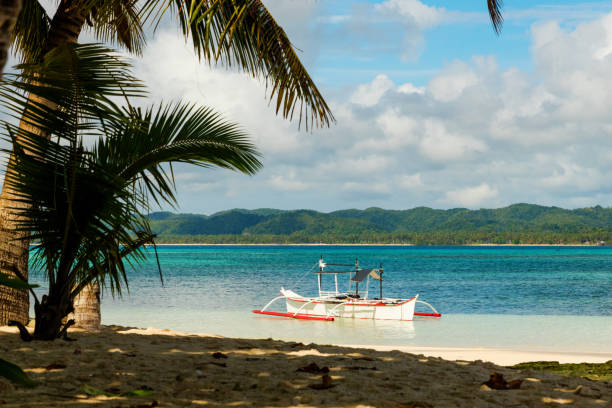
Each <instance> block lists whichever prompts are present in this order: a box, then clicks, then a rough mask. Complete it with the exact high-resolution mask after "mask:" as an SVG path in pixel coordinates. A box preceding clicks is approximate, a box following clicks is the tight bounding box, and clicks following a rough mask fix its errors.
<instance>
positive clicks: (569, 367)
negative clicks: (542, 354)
mask: <svg viewBox="0 0 612 408" xmlns="http://www.w3.org/2000/svg"><path fill="white" fill-rule="evenodd" d="M511 368H515V369H518V370H528V369H530V370H541V371H550V372H553V373H555V374H560V375H569V376H574V377H586V378H589V379H591V380H600V381H612V360H610V361H606V362H605V363H579V364H559V362H558V361H531V362H528V363H520V364H516V365H514V366H512V367H511Z"/></svg>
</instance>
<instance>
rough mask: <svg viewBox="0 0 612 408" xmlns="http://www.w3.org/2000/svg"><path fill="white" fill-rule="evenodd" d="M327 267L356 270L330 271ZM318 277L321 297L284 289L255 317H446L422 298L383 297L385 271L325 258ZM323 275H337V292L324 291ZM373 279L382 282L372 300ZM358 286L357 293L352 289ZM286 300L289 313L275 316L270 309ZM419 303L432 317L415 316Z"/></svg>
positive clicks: (419, 313) (331, 319) (419, 314)
mask: <svg viewBox="0 0 612 408" xmlns="http://www.w3.org/2000/svg"><path fill="white" fill-rule="evenodd" d="M327 266H340V267H354V269H352V270H336V271H330V270H327V269H326V268H327ZM313 268H314V267H313ZM318 269H319V270H318V271H315V273H316V274H317V280H318V286H319V296H317V297H304V296H301V295H298V294H297V293H295V292H293V291H291V290H288V289H285V288H281V290H280V293H281V296H278V297H276V298H274V299H272V300H271V301H270V302H268V304H266V305H265V306H264V307H263V308H262V309H261V310H253V313H257V314H264V315H271V316H282V317H291V318H295V319H306V320H325V321H333V320H334V319H335V318H351V319H375V320H413V318H414V316H429V317H441V316H442V315H441V314H440V313H438V311H437V310H436V309H435V308H434V307H433V306H432V305H430V304H429V303H427V302H424V301H422V300H419V299H418V297H419V295H415V296H414V297H411V298H410V299H396V298H385V297H383V277H382V276H383V272H384V271H383V268H382V265H379V267H378V268H368V269H366V268H361V267H359V260H355V264H354V265H352V264H350V265H349V264H328V263H325V262H324V261H323V258H322V257H321V259H320V260H319V262H318ZM323 275H333V276H334V283H335V290H332V291H325V290H323V289H322V280H323ZM338 275H341V276H342V275H348V276H349V284H348V290H347V291H346V292H340V291H339V290H338ZM370 278H372V279H374V280H377V281H378V282H379V297H377V298H369V297H368V289H369V285H370ZM364 280H365V290H362V291H361V293H360V292H359V284H360V283H363V281H364ZM353 283H354V288H355V290H354V291H352V290H351V288H352V286H353ZM280 299H285V302H286V305H287V312H286V313H283V312H274V311H270V310H268V308H269V307H270V306H271V305H272V304H273V303H274V302H276V301H277V300H280ZM417 303H420V304H423V305H425V306H427V307H429V308H430V309H431V311H432V313H421V312H415V311H414V308H415V306H416V304H417Z"/></svg>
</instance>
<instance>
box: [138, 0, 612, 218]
mask: <svg viewBox="0 0 612 408" xmlns="http://www.w3.org/2000/svg"><path fill="white" fill-rule="evenodd" d="M317 3H318V2H317ZM409 3H410V2H407V3H402V2H392V1H391V2H389V3H388V4H389V5H391V4H395V5H396V6H397V7H399V6H400V4H408V5H414V4H417V3H414V2H412V3H410V4H409ZM309 4H310V3H309ZM385 4H387V3H385ZM415 10H418V7H417V8H416V9H415ZM438 11H439V10H438ZM427 12H428V11H427V10H425V11H423V13H425V14H423V15H417V14H415V15H414V18H415V19H417V18H420V19H421V20H422V21H429V22H434V21H437V20H436V19H435V18H433V17H431V16H429V17H428V15H427ZM415 13H417V12H416V11H415ZM353 17H354V16H353ZM335 24H337V25H340V26H341V25H343V24H345V22H342V21H339V22H337V23H335ZM422 24H424V25H427V24H432V23H427V24H426V23H422ZM440 24H441V23H440ZM611 32H612V14H610V15H607V16H604V17H602V18H600V19H598V20H594V21H590V22H583V23H580V24H578V25H577V26H576V27H575V28H572V29H567V28H564V27H563V26H561V25H559V24H558V23H547V24H537V25H535V26H533V28H532V32H531V41H532V42H531V45H532V57H533V62H534V69H533V71H524V70H521V69H519V68H509V69H500V67H499V66H498V65H497V64H496V62H495V60H494V58H492V57H474V58H472V59H470V60H468V61H452V62H450V63H449V64H448V65H447V66H446V67H444V68H443V69H441V70H439V71H438V72H437V73H435V74H433V75H432V77H431V79H430V80H429V82H428V83H427V84H426V85H424V86H415V85H414V84H412V83H404V82H402V83H398V84H396V83H395V82H393V80H392V79H391V78H390V77H389V76H388V75H385V74H382V73H381V74H379V75H373V76H372V80H371V81H369V82H366V83H360V84H357V85H354V86H350V87H349V86H346V87H344V88H342V89H340V90H333V89H332V90H329V89H324V88H322V90H323V91H324V94H325V95H326V97H327V100H328V102H329V103H330V105H331V106H332V109H333V112H334V114H335V116H336V119H337V123H336V124H335V125H333V126H332V127H331V128H330V129H322V130H321V129H317V130H314V131H313V132H304V131H298V129H297V126H296V124H295V123H289V122H288V121H286V120H283V119H282V118H279V117H277V116H276V115H275V113H274V109H273V107H271V106H269V105H268V102H267V99H266V97H265V87H264V86H263V85H262V84H261V83H260V82H258V81H256V80H254V79H252V78H250V77H248V76H246V75H243V74H241V73H236V72H229V71H224V70H220V69H210V68H208V67H207V66H202V65H199V64H197V63H195V62H194V60H195V58H194V56H193V53H192V52H191V51H190V50H189V47H187V46H185V45H184V43H183V42H182V41H181V40H177V39H176V36H175V35H174V34H173V33H170V32H161V33H159V34H158V37H157V39H156V40H155V41H153V43H151V44H150V47H149V49H148V52H147V55H146V57H145V59H144V60H142V61H141V62H140V63H138V64H137V67H136V71H137V75H139V76H141V77H143V79H145V80H146V81H147V82H148V83H149V84H150V85H151V91H152V93H153V96H154V97H155V98H157V99H162V98H163V99H164V100H168V99H173V98H174V99H178V98H182V99H185V100H188V101H194V102H197V103H201V104H205V105H211V106H213V107H215V109H217V110H218V111H220V112H222V113H223V114H224V116H225V117H226V118H228V119H230V120H232V121H236V122H239V123H240V124H241V125H242V126H243V127H244V128H245V129H246V130H247V131H248V133H249V134H250V135H252V138H253V141H254V142H255V144H256V145H257V146H258V148H259V149H260V150H261V151H262V153H263V154H264V165H265V167H264V169H263V170H262V172H261V173H260V174H258V175H256V176H255V177H252V178H249V177H246V176H243V175H240V174H233V173H231V172H228V171H216V172H214V173H210V171H209V170H192V169H191V168H190V170H186V171H185V173H187V174H185V175H180V177H182V179H180V180H179V190H180V198H181V200H182V202H183V203H190V204H187V205H186V206H184V208H186V209H187V210H189V211H205V209H198V206H200V205H206V206H212V208H213V209H215V210H217V209H222V208H231V207H249V208H253V207H265V206H268V207H269V206H277V207H283V208H303V207H306V208H308V207H311V208H316V209H322V210H332V209H338V208H346V207H369V206H381V207H386V208H406V207H412V206H416V205H430V206H431V205H435V204H437V205H440V206H457V205H459V206H467V207H478V206H494V205H507V204H511V203H514V202H535V203H541V204H554V205H559V206H562V207H571V206H575V205H594V204H602V205H612V180H611V179H609V177H606V175H607V174H610V173H611V172H612V160H611V158H612V116H611V115H610V114H609V107H610V106H612V74H611V73H612V56H611V55H612V54H610V52H611V51H612V34H610V33H611ZM332 92H335V96H330V95H333V94H332ZM192 173H194V174H192ZM211 174H212V175H211ZM191 189H194V190H193V191H192V190H191ZM196 190H199V191H200V192H201V194H200V193H199V192H198V191H196ZM315 191H316V193H315V194H313V192H315ZM212 193H214V194H215V197H221V199H220V200H209V199H208V198H207V197H210V195H211V194H212ZM201 203H204V204H201Z"/></svg>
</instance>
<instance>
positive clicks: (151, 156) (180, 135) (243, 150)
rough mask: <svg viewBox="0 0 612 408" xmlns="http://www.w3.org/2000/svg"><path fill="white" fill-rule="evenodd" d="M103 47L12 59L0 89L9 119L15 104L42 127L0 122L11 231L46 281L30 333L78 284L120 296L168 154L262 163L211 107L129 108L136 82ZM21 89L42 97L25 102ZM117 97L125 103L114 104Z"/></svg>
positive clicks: (69, 299) (48, 331) (172, 158)
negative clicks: (5, 142)
mask: <svg viewBox="0 0 612 408" xmlns="http://www.w3.org/2000/svg"><path fill="white" fill-rule="evenodd" d="M109 52H110V51H109V50H107V49H104V48H102V47H100V46H97V45H74V44H67V45H64V46H61V47H58V48H56V49H55V50H53V51H51V52H50V53H49V54H48V55H47V56H46V58H45V67H44V69H43V68H41V67H40V66H39V65H35V64H28V65H22V66H21V67H20V69H21V70H22V73H21V74H20V75H18V76H15V77H14V78H9V79H8V80H6V81H5V83H4V84H3V86H2V88H0V95H2V96H3V97H4V99H5V101H6V104H7V105H8V106H9V107H10V109H11V110H12V111H13V112H14V114H15V116H16V117H18V116H19V115H20V113H21V112H25V113H24V115H23V116H22V120H27V121H28V123H29V124H30V125H32V126H35V127H36V128H38V129H42V130H44V131H45V132H46V133H47V134H49V135H51V137H50V138H49V139H46V138H42V137H40V136H39V135H38V134H37V133H35V132H29V131H27V130H24V128H23V127H19V126H15V125H12V124H10V123H5V126H6V129H7V137H8V138H10V139H11V140H12V142H13V153H14V156H13V157H14V162H13V166H14V167H13V171H11V172H8V173H7V174H6V175H5V183H6V184H8V185H9V186H10V188H11V189H12V190H13V191H14V192H15V198H14V199H13V205H12V206H11V207H10V211H12V212H13V213H15V214H16V215H17V216H18V217H17V219H18V220H19V222H18V224H17V225H16V228H17V230H18V231H19V232H21V233H23V234H25V235H26V236H27V237H28V238H31V239H32V241H33V242H35V246H34V249H33V256H32V261H33V264H34V265H35V267H36V269H38V270H42V271H43V272H44V276H46V279H47V283H48V287H49V290H48V293H47V294H46V295H44V296H43V297H42V298H41V299H40V300H39V299H38V298H37V297H36V295H35V294H34V292H32V294H33V297H34V299H35V306H34V310H35V314H36V323H35V328H34V334H33V337H34V338H35V339H41V340H53V339H55V338H57V337H58V336H60V335H62V334H63V333H65V332H66V329H67V327H69V326H70V324H71V322H68V323H66V324H65V325H63V324H62V319H63V318H65V317H66V316H67V315H68V314H69V313H70V312H72V307H73V306H72V305H73V301H74V298H75V297H76V296H77V295H78V294H79V293H80V292H81V290H82V289H83V288H84V287H86V286H87V285H89V284H91V283H94V282H95V283H98V284H100V286H101V287H108V288H110V290H111V292H112V293H116V294H121V290H122V288H123V287H125V285H127V274H126V272H127V270H128V268H129V267H130V266H133V265H135V264H137V263H138V262H140V261H141V260H143V259H144V257H145V256H146V254H145V251H144V250H143V246H144V245H145V244H147V243H150V244H154V234H153V233H152V232H151V228H150V226H149V221H148V218H147V216H146V214H147V213H148V211H149V208H150V207H151V205H152V204H159V203H161V202H167V203H170V204H174V203H175V197H174V179H173V173H172V167H171V166H172V163H179V162H180V163H189V164H194V165H197V166H202V167H212V166H215V167H221V168H227V169H232V170H236V171H240V172H243V173H246V174H253V173H254V172H256V171H257V170H258V169H259V168H260V167H261V163H260V162H259V160H258V159H257V156H258V153H257V151H256V150H255V148H254V147H253V145H251V144H250V143H249V142H248V140H247V138H246V136H245V134H244V133H243V132H242V131H241V130H240V129H239V128H238V127H237V126H236V125H234V124H230V123H227V122H225V121H223V120H222V119H221V118H220V117H219V115H217V114H216V113H214V112H213V111H212V110H211V109H207V108H198V107H196V106H193V105H189V104H184V103H174V104H170V105H166V106H159V107H156V108H155V107H153V108H148V109H140V108H138V109H137V108H134V107H132V106H131V105H130V104H129V98H130V97H133V96H140V95H142V94H143V91H144V90H143V88H142V84H140V83H139V82H138V81H137V80H136V79H135V78H133V77H132V76H131V75H129V73H128V72H129V65H127V64H126V63H125V62H124V61H122V60H120V59H119V58H118V57H116V56H109V55H108V54H109ZM68 62H70V63H68ZM41 72H42V73H44V74H41ZM14 89H17V90H19V91H20V92H19V93H16V92H15V91H14ZM29 93H34V94H36V95H39V96H40V97H42V98H44V99H45V101H48V102H51V103H52V105H53V106H52V107H50V106H49V105H50V104H49V103H47V102H45V103H33V102H32V100H28V97H27V94H29ZM116 96H123V97H125V98H126V102H127V106H126V107H123V108H122V107H119V106H117V105H116V104H115V103H114V102H113V101H112V98H113V97H116ZM7 152H8V151H7ZM17 273H18V271H17ZM160 273H161V270H160ZM22 280H23V279H22Z"/></svg>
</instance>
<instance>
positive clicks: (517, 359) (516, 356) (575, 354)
mask: <svg viewBox="0 0 612 408" xmlns="http://www.w3.org/2000/svg"><path fill="white" fill-rule="evenodd" d="M338 346H341V347H354V348H357V349H363V348H365V349H373V350H377V351H393V350H397V351H401V352H403V353H410V354H422V355H424V356H426V357H437V358H442V359H444V360H449V361H478V360H480V361H485V362H491V363H493V364H498V365H502V366H513V365H515V364H519V363H527V362H534V361H558V362H559V363H560V364H567V363H573V364H579V363H605V362H607V361H610V360H612V351H610V352H582V351H544V350H533V349H532V350H529V349H510V348H498V347H433V346H401V345H400V346H393V345H380V346H378V345H361V344H359V345H351V344H338Z"/></svg>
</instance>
